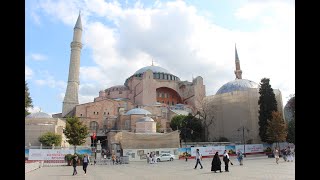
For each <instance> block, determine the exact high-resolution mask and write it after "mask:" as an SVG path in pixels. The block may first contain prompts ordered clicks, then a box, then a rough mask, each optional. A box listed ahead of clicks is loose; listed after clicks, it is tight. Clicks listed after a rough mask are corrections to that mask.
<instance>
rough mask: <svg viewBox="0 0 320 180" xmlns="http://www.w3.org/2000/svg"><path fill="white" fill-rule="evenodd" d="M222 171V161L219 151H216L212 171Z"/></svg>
mask: <svg viewBox="0 0 320 180" xmlns="http://www.w3.org/2000/svg"><path fill="white" fill-rule="evenodd" d="M218 170H219V171H220V172H222V171H221V161H220V158H219V155H218V152H216V154H215V155H214V156H213V159H212V162H211V171H214V172H216V171H218Z"/></svg>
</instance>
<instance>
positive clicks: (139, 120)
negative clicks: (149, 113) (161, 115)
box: [136, 117, 154, 122]
mask: <svg viewBox="0 0 320 180" xmlns="http://www.w3.org/2000/svg"><path fill="white" fill-rule="evenodd" d="M136 122H154V120H153V119H152V118H151V117H143V118H140V119H138V120H137V121H136Z"/></svg>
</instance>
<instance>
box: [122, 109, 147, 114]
mask: <svg viewBox="0 0 320 180" xmlns="http://www.w3.org/2000/svg"><path fill="white" fill-rule="evenodd" d="M131 114H143V115H148V114H151V113H150V112H149V111H147V110H145V109H141V108H134V109H131V110H130V111H128V112H127V113H126V114H125V115H131Z"/></svg>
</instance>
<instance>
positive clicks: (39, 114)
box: [26, 112, 52, 119]
mask: <svg viewBox="0 0 320 180" xmlns="http://www.w3.org/2000/svg"><path fill="white" fill-rule="evenodd" d="M26 118H29V119H36V118H52V116H51V115H49V114H47V113H44V112H36V113H31V114H29V115H28V116H26Z"/></svg>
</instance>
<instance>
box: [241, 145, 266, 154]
mask: <svg viewBox="0 0 320 180" xmlns="http://www.w3.org/2000/svg"><path fill="white" fill-rule="evenodd" d="M244 148H246V150H245V151H244ZM239 149H240V151H241V152H246V153H259V152H263V144H246V145H243V144H242V145H236V151H237V152H238V150H239Z"/></svg>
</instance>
